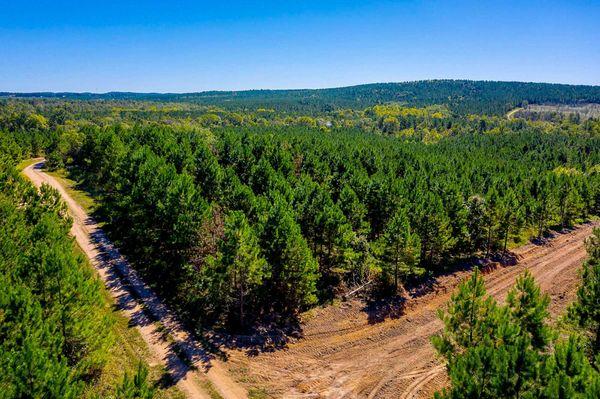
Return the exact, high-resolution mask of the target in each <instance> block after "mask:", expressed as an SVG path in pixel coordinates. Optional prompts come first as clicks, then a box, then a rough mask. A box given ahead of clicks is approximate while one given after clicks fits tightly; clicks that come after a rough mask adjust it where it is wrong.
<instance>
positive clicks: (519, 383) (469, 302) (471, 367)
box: [432, 271, 600, 398]
mask: <svg viewBox="0 0 600 399" xmlns="http://www.w3.org/2000/svg"><path fill="white" fill-rule="evenodd" d="M548 304H549V298H548V296H547V295H542V294H541V293H540V289H539V287H538V286H537V285H536V284H535V282H534V280H533V277H532V276H531V274H529V273H527V272H526V273H525V274H523V275H522V276H520V277H519V278H518V279H517V282H516V285H515V286H514V287H513V289H511V291H510V292H509V294H508V298H507V304H506V305H504V306H501V305H498V304H497V303H496V301H495V300H494V299H493V298H491V297H489V296H486V292H485V288H484V284H483V279H482V277H481V275H480V274H479V273H478V272H477V271H475V273H473V275H472V276H471V278H470V279H469V280H467V281H466V282H464V283H463V284H461V285H460V286H459V288H458V291H457V292H456V293H455V294H454V295H453V296H452V300H451V302H450V305H449V307H448V310H447V312H443V311H440V317H441V319H442V320H443V322H444V331H443V333H442V334H441V335H438V336H435V337H434V338H433V339H432V342H433V344H434V346H435V347H436V349H437V351H438V353H439V354H440V355H441V356H443V357H444V358H445V359H446V361H447V369H448V375H449V377H450V380H451V387H450V388H448V389H445V390H443V391H442V392H438V393H436V395H435V396H436V397H437V398H520V397H525V398H538V397H539V398H573V397H582V398H592V397H594V396H593V395H594V394H595V393H596V392H597V381H598V380H599V379H600V374H599V373H598V371H597V370H596V369H594V367H593V366H592V365H591V364H590V363H589V361H588V359H587V358H586V356H585V352H584V350H583V345H582V344H581V342H580V341H578V340H577V338H575V337H574V336H570V337H568V338H567V339H566V340H564V339H561V340H556V338H555V336H556V334H555V333H554V332H553V331H552V330H551V328H550V327H549V326H548V325H547V318H548Z"/></svg>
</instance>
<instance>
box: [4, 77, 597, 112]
mask: <svg viewBox="0 0 600 399" xmlns="http://www.w3.org/2000/svg"><path fill="white" fill-rule="evenodd" d="M0 97H15V98H27V97H38V98H61V99H71V100H72V99H76V100H150V101H176V102H193V103H197V104H202V105H214V106H219V107H224V108H226V109H229V110H248V109H250V110H252V109H256V108H273V109H276V110H277V111H289V112H299V113H304V114H307V113H315V112H326V111H331V110H335V109H344V108H352V109H364V108H366V107H369V106H373V105H376V104H381V103H388V102H399V103H402V104H404V105H407V106H413V107H423V106H427V105H433V104H444V105H447V106H448V107H449V108H450V109H451V110H452V111H455V112H458V113H461V114H467V113H489V114H496V115H500V114H504V113H506V112H507V111H509V110H510V109H512V108H514V107H516V106H520V105H522V104H524V103H526V102H530V103H542V104H543V103H560V104H571V103H580V102H591V103H600V87H599V86H583V85H565V84H550V83H524V82H495V81H471V80H422V81H415V82H401V83H373V84H366V85H358V86H350V87H340V88H328V89H299V90H246V91H207V92H199V93H183V94H175V93H165V94H159V93H127V92H111V93H104V94H97V93H6V92H5V93H0Z"/></svg>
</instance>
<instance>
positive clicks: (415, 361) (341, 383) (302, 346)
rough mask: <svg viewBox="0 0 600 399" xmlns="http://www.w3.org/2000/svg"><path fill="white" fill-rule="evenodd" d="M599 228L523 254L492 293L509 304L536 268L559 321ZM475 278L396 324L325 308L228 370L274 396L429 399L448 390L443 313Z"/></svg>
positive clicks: (352, 309)
mask: <svg viewBox="0 0 600 399" xmlns="http://www.w3.org/2000/svg"><path fill="white" fill-rule="evenodd" d="M594 226H598V223H595V224H592V223H589V224H585V225H582V226H580V227H579V228H577V229H576V230H573V231H571V232H568V233H564V234H557V236H556V237H555V238H553V239H551V240H550V241H549V243H547V244H545V245H543V246H536V245H533V244H529V245H526V246H524V247H521V248H519V249H518V250H516V251H515V253H516V254H517V257H518V259H519V262H518V264H517V265H515V266H507V267H499V268H498V269H496V270H494V271H491V272H489V273H488V274H486V275H485V276H484V278H485V281H486V286H487V290H488V293H490V294H492V295H494V296H495V297H496V298H498V299H500V300H503V299H504V297H505V295H506V293H507V291H508V290H509V288H510V287H511V286H512V285H513V283H514V281H515V279H516V277H517V276H518V275H519V274H521V273H522V272H523V271H524V270H525V269H529V270H530V271H531V272H532V274H533V275H534V277H535V279H536V281H537V282H538V284H540V285H541V287H542V290H543V291H544V292H547V293H548V294H549V295H550V297H551V300H552V301H551V305H550V311H551V314H552V315H553V316H556V315H558V314H560V313H561V312H563V311H564V310H565V308H566V306H567V305H568V303H570V302H571V301H572V300H573V298H574V295H575V291H576V287H577V284H578V280H579V279H578V269H579V267H580V266H581V264H582V262H583V260H584V259H585V257H586V251H585V248H584V239H585V238H586V237H587V236H589V235H590V234H591V232H592V229H593V227H594ZM468 275H469V273H468V272H466V271H465V272H458V273H454V274H452V275H448V276H445V277H442V278H440V279H439V281H438V284H437V285H436V286H435V288H434V290H433V292H430V293H428V294H426V295H423V296H420V297H418V298H411V299H409V301H408V305H407V308H406V309H405V311H404V314H402V315H401V316H400V317H397V318H395V319H390V318H389V317H388V318H385V317H384V318H385V320H384V321H381V315H377V317H373V314H372V311H371V310H366V309H365V307H364V303H362V302H360V301H358V300H355V301H350V302H347V303H342V304H341V305H340V306H329V307H326V308H323V309H319V310H317V311H315V312H313V314H311V315H310V319H309V320H307V321H305V322H304V324H303V331H304V337H303V338H302V339H299V340H297V341H296V342H294V343H291V344H289V345H288V347H287V348H286V349H284V350H276V351H272V352H265V353H260V354H258V355H255V354H250V353H247V352H244V351H233V352H232V353H230V361H229V364H230V366H231V367H232V369H233V371H235V369H236V368H239V369H240V370H246V371H247V372H248V373H249V375H250V378H251V379H252V380H253V381H255V382H256V384H257V385H259V386H263V387H266V388H267V389H268V391H269V393H270V394H271V395H273V396H274V397H283V398H336V399H337V398H430V397H432V395H433V392H435V391H436V390H438V389H440V388H442V387H443V386H444V385H445V384H446V383H447V379H446V378H447V377H446V373H445V367H444V366H443V365H442V363H441V362H440V361H439V359H438V358H437V357H436V354H435V351H434V349H433V347H432V345H431V344H430V337H431V336H432V335H434V334H436V333H439V332H440V331H441V329H442V323H441V321H440V320H439V319H438V316H437V310H438V309H440V308H443V307H444V306H445V304H446V303H447V302H448V300H449V299H450V295H451V293H452V292H453V290H454V289H455V288H456V286H457V284H458V283H459V282H460V281H461V280H462V279H464V278H465V277H467V276H468Z"/></svg>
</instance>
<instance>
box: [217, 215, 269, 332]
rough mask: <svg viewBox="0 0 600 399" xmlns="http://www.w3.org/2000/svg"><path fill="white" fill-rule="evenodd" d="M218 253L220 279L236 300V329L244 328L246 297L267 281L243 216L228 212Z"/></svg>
mask: <svg viewBox="0 0 600 399" xmlns="http://www.w3.org/2000/svg"><path fill="white" fill-rule="evenodd" d="M219 251H220V259H219V260H220V263H221V270H222V273H224V276H223V277H224V278H226V280H227V283H226V284H227V285H228V290H229V291H230V292H231V295H232V296H235V298H236V299H235V302H237V307H238V316H239V325H240V327H241V328H244V327H245V325H246V320H245V305H246V297H247V296H248V295H249V294H250V293H252V292H255V293H256V292H257V290H258V288H259V287H260V286H261V285H262V282H263V280H264V279H266V278H268V277H269V269H268V265H267V262H266V261H265V259H264V258H263V257H262V254H261V249H260V246H259V242H258V238H257V237H256V235H255V233H254V231H253V230H252V228H251V227H250V225H249V224H248V221H247V220H246V217H245V216H244V214H243V213H241V212H239V211H237V212H232V213H231V214H230V215H228V216H227V218H226V219H225V235H224V237H223V240H222V242H221V244H220V249H219ZM223 277H221V278H223Z"/></svg>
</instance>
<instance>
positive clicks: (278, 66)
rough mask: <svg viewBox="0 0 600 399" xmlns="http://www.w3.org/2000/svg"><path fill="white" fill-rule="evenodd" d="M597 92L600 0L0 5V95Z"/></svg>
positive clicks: (4, 1) (15, 0)
mask: <svg viewBox="0 0 600 399" xmlns="http://www.w3.org/2000/svg"><path fill="white" fill-rule="evenodd" d="M432 78H457V79H458V78H465V79H476V80H479V79H485V80H518V81H536V82H560V83H576V84H596V85H597V84H600V1H598V0H595V1H577V0H572V1H543V2H538V1H519V2H517V1H514V2H513V1H499V2H495V1H354V0H346V1H341V0H340V1H327V0H322V1H313V0H303V1H302V0H298V1H295V0H293V1H283V0H281V1H261V2H257V1H177V0H171V1H160V2H159V1H152V0H147V1H137V2H133V1H126V0H122V1H111V0H105V1H93V2H92V1H84V0H82V1H61V0H54V1H46V0H39V1H22V0H21V1H19V0H0V91H20V92H27V91H93V92H106V91H112V90H118V91H138V92H191V91H202V90H213V89H225V90H228V89H251V88H317V87H335V86H346V85H352V84H361V83H370V82H392V81H407V80H418V79H432Z"/></svg>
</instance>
